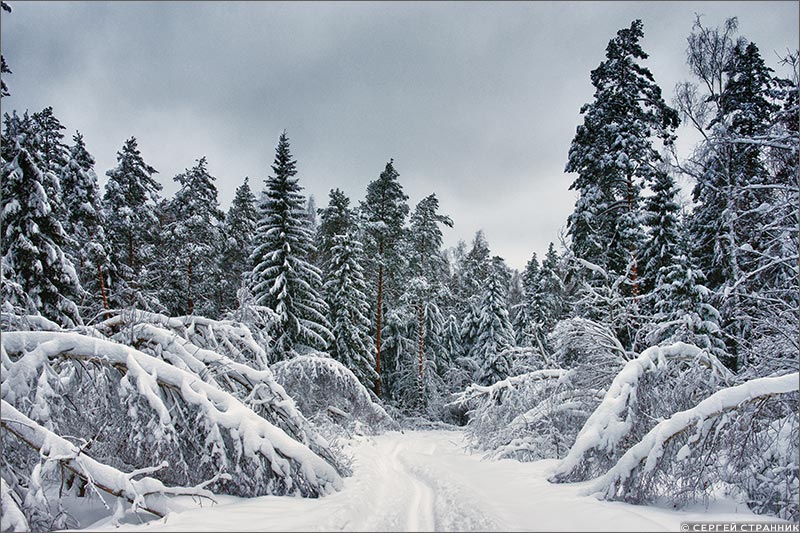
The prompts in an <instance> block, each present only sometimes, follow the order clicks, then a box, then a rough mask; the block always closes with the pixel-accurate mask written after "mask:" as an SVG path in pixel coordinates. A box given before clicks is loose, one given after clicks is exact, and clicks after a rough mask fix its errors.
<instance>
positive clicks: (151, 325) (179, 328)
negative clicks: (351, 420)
mask: <svg viewBox="0 0 800 533" xmlns="http://www.w3.org/2000/svg"><path fill="white" fill-rule="evenodd" d="M165 328H167V329H165ZM99 329H101V330H103V331H105V332H106V333H107V334H108V333H111V332H113V336H112V338H113V339H114V340H117V341H119V342H122V343H124V344H130V345H132V346H135V347H136V348H137V349H139V350H141V351H143V352H145V353H147V354H149V355H152V356H154V357H157V358H159V359H163V360H165V361H167V362H168V363H170V364H172V365H175V366H178V367H179V368H184V369H186V370H188V371H190V372H193V373H195V374H197V375H198V376H200V377H201V378H202V379H203V380H204V381H206V382H208V383H210V384H212V385H214V386H216V387H219V388H221V389H222V390H224V391H227V392H229V393H230V394H232V395H233V396H234V397H236V398H237V399H238V400H240V401H242V402H243V403H244V404H245V405H247V406H248V407H249V408H250V409H252V410H253V411H254V412H256V413H257V414H258V415H260V416H261V417H263V418H265V419H266V420H268V421H269V422H271V423H272V424H274V425H276V426H278V427H279V428H280V429H282V430H283V431H285V432H286V433H287V434H288V435H290V436H291V437H292V438H294V439H295V440H297V441H299V442H301V443H303V444H305V445H306V446H308V447H309V448H311V450H312V451H313V452H314V453H316V454H317V455H319V456H320V457H322V458H324V459H325V460H326V461H328V462H329V463H331V464H332V465H336V466H337V468H338V469H339V471H340V472H341V473H344V472H345V471H346V470H347V468H346V467H345V466H344V464H343V463H342V461H341V459H342V457H340V456H338V455H337V454H336V453H335V452H333V451H332V450H331V449H330V446H329V443H328V442H327V440H326V439H325V438H323V437H322V436H321V435H320V434H319V432H318V430H317V429H316V428H314V427H313V426H312V425H311V424H310V423H309V422H308V420H306V418H305V417H304V416H303V415H302V414H301V413H300V411H298V409H297V407H296V406H295V403H294V401H293V399H292V398H290V397H289V395H288V394H287V393H286V391H285V390H284V389H283V387H281V386H280V385H279V384H278V382H277V381H275V377H274V376H273V374H272V372H271V371H270V370H269V368H267V366H266V364H267V354H266V351H265V350H264V349H263V348H262V347H261V345H259V344H258V343H257V342H256V341H255V339H254V338H253V336H252V335H251V333H250V330H249V328H247V327H245V326H243V325H242V324H239V323H236V322H230V321H217V320H210V319H207V318H203V317H196V316H186V317H166V316H164V315H160V314H156V313H144V312H141V311H137V312H134V313H128V314H123V315H120V316H118V317H113V318H112V319H109V320H106V321H105V322H103V323H102V324H101V325H100V326H99ZM253 364H255V365H256V366H257V367H258V368H261V369H260V370H256V369H254V368H252V367H251V366H250V365H253Z"/></svg>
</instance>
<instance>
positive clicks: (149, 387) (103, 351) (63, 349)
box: [3, 332, 342, 496]
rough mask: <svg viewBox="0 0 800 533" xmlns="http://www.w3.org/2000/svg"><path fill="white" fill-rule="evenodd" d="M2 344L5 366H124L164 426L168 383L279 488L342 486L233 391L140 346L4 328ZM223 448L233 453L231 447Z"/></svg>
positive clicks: (311, 490) (312, 490) (303, 491)
mask: <svg viewBox="0 0 800 533" xmlns="http://www.w3.org/2000/svg"><path fill="white" fill-rule="evenodd" d="M3 348H4V351H5V352H6V354H7V355H5V356H4V365H5V364H6V361H5V359H6V357H8V356H11V355H17V356H20V355H23V354H25V355H24V357H27V358H28V359H27V360H26V361H25V362H24V364H23V365H22V366H23V367H27V366H30V365H36V366H41V365H43V364H45V362H46V361H47V360H51V359H52V360H67V359H77V360H84V361H92V362H95V363H98V364H101V365H102V364H105V365H111V366H115V367H117V368H121V369H124V373H125V377H124V378H123V379H127V380H128V381H129V382H130V381H135V390H136V391H137V393H138V395H140V396H141V397H143V398H144V399H145V401H146V402H147V404H148V405H149V407H150V408H151V409H152V410H153V411H154V412H155V413H157V414H158V417H159V419H160V420H161V423H162V424H163V425H164V426H166V427H170V426H172V423H173V421H172V414H171V413H170V410H169V408H168V407H167V405H166V404H165V403H164V400H163V398H162V395H161V392H160V387H168V388H170V389H171V390H173V391H175V392H176V393H177V394H179V395H180V397H181V398H182V399H183V401H185V402H186V403H187V404H189V405H191V406H193V407H194V408H196V409H199V411H200V412H201V413H202V418H203V419H204V420H206V421H208V423H209V424H211V425H212V426H213V428H212V429H213V430H214V432H215V434H216V435H218V436H219V438H218V439H216V444H215V446H216V445H222V446H225V444H224V440H223V439H222V437H221V435H219V430H220V429H223V428H224V429H227V430H228V431H229V435H230V438H231V439H232V440H233V441H234V445H235V447H236V449H237V450H239V451H238V454H243V455H244V456H247V457H250V458H253V459H255V458H256V457H261V458H263V459H264V460H266V462H267V463H268V464H269V466H270V468H271V472H272V474H273V475H272V476H268V478H270V479H274V480H275V481H276V482H277V486H273V485H272V484H270V486H273V488H274V489H275V490H277V491H278V492H279V493H280V492H288V493H296V494H300V495H304V496H318V495H321V494H327V493H329V492H332V491H334V490H338V489H339V488H340V487H341V483H342V480H341V477H340V476H339V473H338V472H337V471H336V469H335V468H334V467H333V466H331V465H330V464H328V463H327V462H326V461H324V460H323V459H322V458H320V457H319V456H318V455H316V454H315V453H313V452H312V451H311V450H310V449H309V448H308V447H307V446H306V445H304V444H302V443H300V442H298V441H296V440H294V439H292V438H291V437H290V436H289V435H287V434H286V433H285V432H284V431H283V430H281V429H280V428H278V427H276V426H275V425H273V424H272V423H270V422H268V421H267V420H265V419H264V418H262V417H260V416H259V415H258V414H256V413H255V412H253V411H252V410H251V409H250V408H248V407H247V406H246V405H244V404H243V403H242V402H241V401H239V400H237V399H236V398H235V397H234V396H232V395H231V394H229V393H228V392H225V391H223V390H221V389H219V388H217V387H215V386H213V385H211V384H208V383H205V382H203V381H202V380H201V379H200V378H199V377H198V376H197V375H195V374H193V373H190V372H189V371H187V370H184V369H181V368H177V367H175V366H173V365H170V364H168V363H166V362H164V361H162V360H159V359H156V358H154V357H152V356H150V355H147V354H145V353H143V352H141V351H139V350H136V349H133V348H130V347H128V346H124V345H121V344H117V343H114V342H111V341H108V340H103V339H97V338H90V337H86V336H84V335H79V334H76V333H66V332H65V333H51V332H6V333H4V334H3ZM16 364H17V365H19V364H21V362H20V361H18V362H17V363H16ZM14 365H15V364H14V363H11V366H12V368H11V369H10V371H9V370H7V371H6V372H4V374H5V375H4V380H3V385H4V387H3V393H4V396H5V394H6V392H7V391H8V390H13V387H11V385H10V384H9V382H10V381H12V380H14V378H15V375H14V374H15V370H17V369H16V368H14ZM20 370H22V369H20ZM128 388H129V389H130V388H131V387H128ZM214 428H216V429H214ZM237 443H238V444H237ZM227 452H228V453H233V451H231V450H227ZM265 473H266V472H265ZM259 483H260V482H259Z"/></svg>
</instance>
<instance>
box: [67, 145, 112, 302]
mask: <svg viewBox="0 0 800 533" xmlns="http://www.w3.org/2000/svg"><path fill="white" fill-rule="evenodd" d="M72 140H73V142H74V143H75V144H74V145H73V146H72V147H71V148H70V152H69V154H70V157H69V161H68V162H67V164H66V165H64V167H63V168H62V169H61V189H62V190H63V192H64V195H63V200H64V207H65V208H66V213H67V220H66V224H65V227H64V229H65V231H66V233H67V235H68V236H69V237H70V241H69V246H68V248H67V250H66V251H67V255H68V256H69V257H70V260H71V261H72V263H73V264H74V265H75V266H76V267H77V269H78V277H79V279H80V282H81V286H82V287H83V289H84V290H85V291H86V293H87V294H86V295H87V297H88V301H84V303H83V307H85V308H86V309H87V313H84V316H86V317H89V316H92V317H93V316H95V315H97V314H98V313H99V312H100V311H101V310H108V308H109V304H108V295H107V294H106V284H107V279H108V278H109V277H110V276H111V277H113V275H114V270H113V264H112V262H111V251H110V246H109V243H108V240H107V239H106V233H105V227H104V226H105V223H106V221H105V218H104V216H103V208H102V204H101V200H100V188H99V187H98V185H97V175H96V174H95V172H94V163H95V161H94V158H93V157H92V155H91V154H90V153H89V152H88V151H87V150H86V144H85V143H84V141H83V136H82V135H81V134H80V133H79V132H76V133H75V135H74V136H73V138H72Z"/></svg>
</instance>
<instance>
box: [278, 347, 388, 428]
mask: <svg viewBox="0 0 800 533" xmlns="http://www.w3.org/2000/svg"><path fill="white" fill-rule="evenodd" d="M272 371H273V372H274V374H275V379H276V380H277V381H278V383H280V384H281V385H282V386H283V387H284V388H285V389H286V391H287V392H288V393H289V394H290V395H291V396H292V397H293V398H295V401H296V402H297V406H298V407H299V409H300V411H301V412H302V413H303V414H304V415H305V416H307V417H308V418H309V419H311V420H313V421H314V422H315V423H316V424H318V425H319V426H320V427H321V428H323V429H324V430H326V431H327V432H328V433H329V434H330V436H338V435H342V434H354V433H355V434H368V435H374V434H378V433H381V432H383V431H386V430H390V429H398V428H399V426H398V425H397V423H396V422H395V421H394V420H393V419H392V418H391V417H390V416H389V415H388V414H387V412H386V411H385V410H384V408H383V407H381V406H380V405H379V404H378V403H377V398H375V396H374V394H373V393H372V392H371V391H369V390H368V389H366V388H365V387H364V386H363V385H362V384H361V382H360V381H358V378H357V377H356V376H355V374H353V373H352V372H351V371H350V370H349V369H348V368H347V367H345V366H344V365H343V364H341V363H340V362H339V361H336V360H335V359H333V358H331V357H328V356H326V355H325V354H322V353H317V354H315V355H299V356H296V357H293V358H291V359H288V360H286V361H280V362H278V363H275V364H274V365H273V366H272Z"/></svg>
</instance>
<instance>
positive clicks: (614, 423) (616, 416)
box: [551, 342, 731, 482]
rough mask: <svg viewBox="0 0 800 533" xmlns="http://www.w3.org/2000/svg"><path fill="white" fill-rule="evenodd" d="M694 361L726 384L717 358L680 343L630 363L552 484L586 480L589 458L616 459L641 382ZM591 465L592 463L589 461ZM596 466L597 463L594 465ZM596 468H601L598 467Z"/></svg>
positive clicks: (726, 374)
mask: <svg viewBox="0 0 800 533" xmlns="http://www.w3.org/2000/svg"><path fill="white" fill-rule="evenodd" d="M668 360H670V361H691V362H696V363H699V364H703V365H706V366H708V368H709V369H710V370H711V372H712V373H713V374H714V375H715V376H718V377H719V379H720V380H722V381H723V382H727V381H728V380H729V379H730V377H731V375H730V372H729V371H728V370H727V369H726V368H725V367H724V366H723V365H722V363H720V362H719V360H717V358H716V357H714V356H712V355H710V354H708V353H707V352H705V351H704V350H701V349H700V348H698V347H696V346H692V345H690V344H685V343H683V342H677V343H675V344H672V345H670V346H653V347H651V348H648V349H647V350H644V351H643V352H642V353H641V355H639V357H637V358H636V359H633V360H631V361H628V363H627V364H626V365H625V366H624V367H623V369H622V370H621V371H620V372H619V374H617V376H616V377H615V378H614V381H613V382H612V383H611V385H610V386H609V388H608V392H606V394H605V396H604V397H603V401H602V402H601V403H600V405H599V406H598V407H597V409H595V411H594V412H593V413H592V415H591V416H590V417H589V419H588V420H587V421H586V424H584V426H583V428H582V429H581V431H580V432H579V433H578V436H577V438H576V440H575V444H574V445H573V446H572V448H571V449H570V451H569V453H568V454H567V456H566V457H565V458H564V459H563V460H562V461H561V462H560V463H559V464H558V466H557V467H556V469H555V471H554V474H553V476H552V477H551V481H556V482H561V481H567V480H572V481H574V480H577V479H586V476H587V475H589V476H591V472H588V471H587V469H589V466H588V464H587V458H588V456H589V455H590V454H596V453H600V454H611V455H613V454H614V453H615V452H616V451H618V450H617V448H618V446H620V444H621V443H622V442H623V440H624V439H625V438H626V437H627V436H628V434H629V433H630V431H631V430H632V429H633V425H634V420H633V419H632V417H631V413H630V409H631V407H632V405H633V404H635V403H636V401H637V392H638V385H639V381H640V380H641V379H642V378H643V376H644V375H645V374H647V373H650V372H653V371H655V370H657V369H662V368H664V367H665V366H666V365H667V361H668ZM590 462H591V461H590ZM593 463H596V461H594V462H593ZM595 467H602V465H597V464H595Z"/></svg>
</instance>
